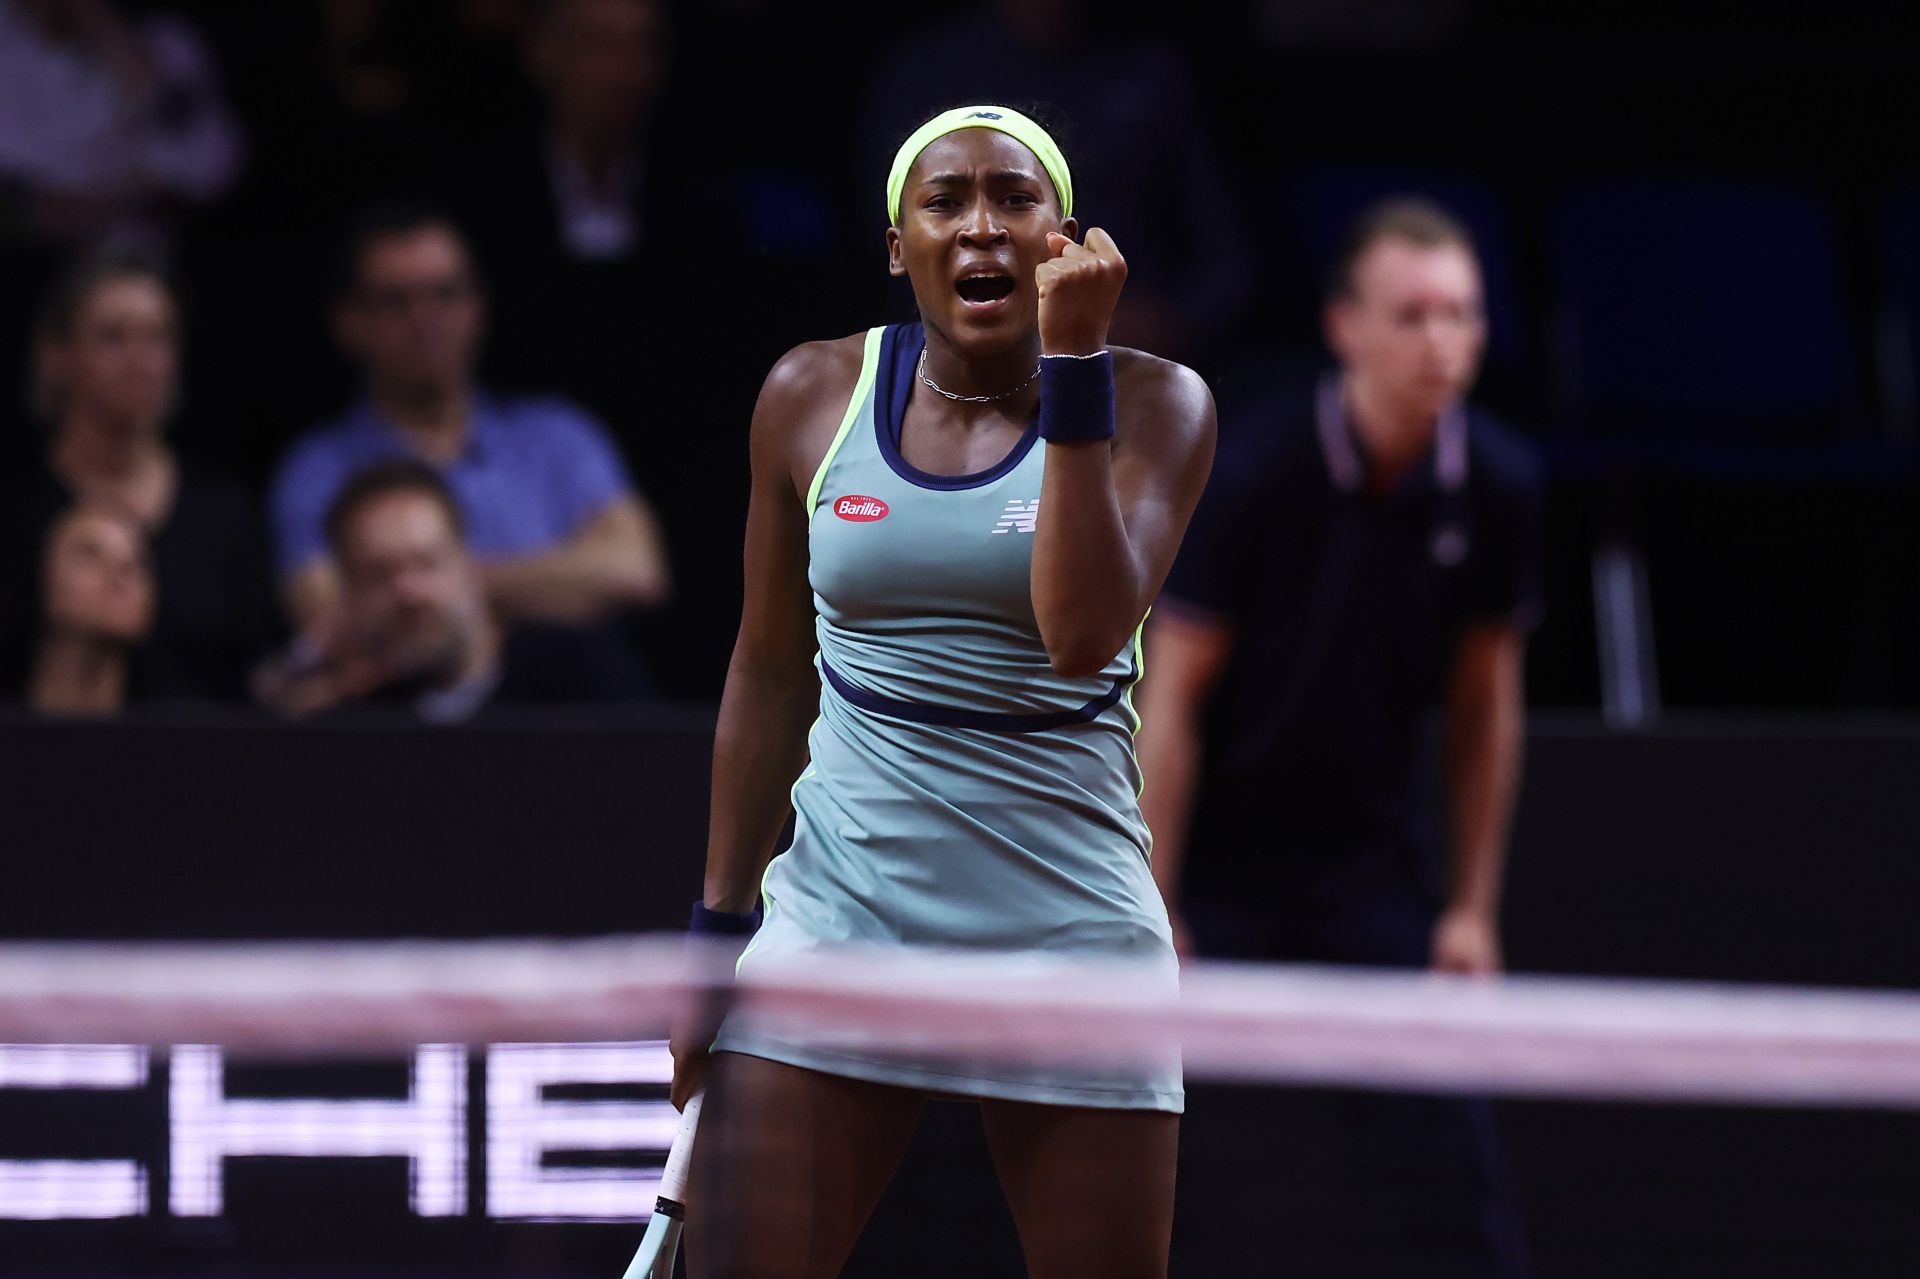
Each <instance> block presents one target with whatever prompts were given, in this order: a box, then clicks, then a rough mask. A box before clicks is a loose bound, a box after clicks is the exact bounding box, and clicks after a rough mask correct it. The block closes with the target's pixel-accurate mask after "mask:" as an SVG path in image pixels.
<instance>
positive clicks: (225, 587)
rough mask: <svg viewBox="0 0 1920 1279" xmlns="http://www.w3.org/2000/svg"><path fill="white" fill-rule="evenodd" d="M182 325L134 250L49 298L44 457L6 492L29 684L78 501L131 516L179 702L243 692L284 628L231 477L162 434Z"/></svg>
mask: <svg viewBox="0 0 1920 1279" xmlns="http://www.w3.org/2000/svg"><path fill="white" fill-rule="evenodd" d="M179 370H180V317H179V312H178V308H177V307H176V305H175V303H174V299H173V295H172V293H171V292H170V290H169V289H168V286H167V283H166V280H165V279H164V278H163V277H162V275H161V274H160V273H159V271H158V269H157V268H156V267H155V266H153V265H152V263H151V262H150V261H149V260H147V259H144V258H142V257H140V256H138V255H130V254H124V253H104V254H100V255H96V256H93V257H90V258H87V259H85V260H83V261H82V262H80V263H79V264H78V265H77V266H76V267H74V268H73V269H72V270H71V272H70V273H69V275H68V276H67V277H66V278H65V279H64V280H63V281H62V282H61V283H60V284H59V286H58V287H56V288H55V289H54V290H53V292H52V293H51V294H50V295H49V298H48V301H47V303H46V305H45V307H44V308H43V310H42V313H41V316H40V319H39V322H38V325H37V332H36V341H35V349H34V383H35V384H34V395H33V399H34V404H33V408H34V410H35V412H36V413H37V414H38V415H39V416H40V417H41V418H42V420H43V421H44V422H45V423H46V424H47V427H48V432H47V435H46V437H45V440H44V449H43V451H42V453H41V454H40V456H39V457H37V458H36V459H34V460H33V461H32V463H31V464H30V465H29V467H28V468H27V470H26V472H25V473H24V474H22V475H19V476H17V477H15V478H14V479H12V480H10V481H9V482H7V483H6V484H5V485H4V486H0V672H5V673H6V674H7V675H8V676H9V677H11V676H14V675H17V673H18V671H19V670H20V669H21V667H22V665H23V663H24V662H25V661H26V660H27V658H28V656H29V654H30V643H29V642H28V640H27V633H28V632H29V631H30V630H31V627H32V622H33V618H34V617H35V616H36V615H37V614H38V613H39V611H40V609H39V608H38V607H37V606H36V604H35V600H36V597H37V595H38V581H39V558H40V549H41V547H42V545H43V544H44V542H45V540H46V537H47V530H48V529H49V528H50V527H51V526H52V525H53V523H54V521H55V520H56V519H57V518H58V517H59V515H60V513H61V512H63V511H65V510H66V509H67V508H68V507H69V506H71V505H72V504H73V503H74V502H75V501H84V502H87V503H89V504H92V505H96V506H100V507H104V508H109V509H112V510H115V511H118V512H120V513H121V514H122V515H123V516H125V517H127V518H129V519H132V520H133V521H134V522H135V523H136V524H137V525H138V526H139V528H140V529H141V530H142V540H144V541H146V542H148V543H149V544H150V551H151V560H152V572H153V575H154V577H155V578H156V579H157V581H158V587H159V601H158V605H157V607H156V609H155V612H154V616H153V619H152V625H151V635H150V637H149V642H148V644H147V645H146V648H145V653H144V656H145V658H146V660H147V661H148V662H149V663H150V664H151V668H152V670H153V671H154V672H155V675H156V678H160V677H162V675H163V677H164V682H165V684H166V688H167V691H168V692H169V693H172V694H175V695H180V696H187V697H198V698H239V697H242V696H243V695H244V693H245V677H246V671H247V669H248V667H249V666H251V664H252V663H254V662H255V661H257V660H258V659H259V657H260V655H261V654H262V653H264V652H265V651H266V650H267V648H268V646H269V644H270V642H271V635H272V631H273V629H274V626H273V607H272V600H271V591H270V585H269V575H268V571H267V563H266V555H265V538H264V529H263V527H262V525H261V522H260V520H259V517H258V512H257V510H256V508H255V505H254V503H253V501H252V499H251V498H250V497H249V496H248V494H247V493H246V491H245V490H244V489H243V488H242V487H241V486H240V485H238V484H237V483H235V482H234V481H232V480H230V479H228V478H226V477H225V476H223V475H221V474H219V473H217V472H214V471H209V470H206V469H203V468H201V467H199V466H197V465H194V464H191V463H188V462H186V461H184V460H183V459H181V458H180V457H179V456H178V455H177V454H176V452H175V451H174V449H173V447H172V446H171V445H170V444H169V443H168V441H167V438H166V434H165V431H166V427H167V424H168V420H169V418H170V417H171V415H172V412H173V406H174V401H175V396H176V393H177V389H178V383H179Z"/></svg>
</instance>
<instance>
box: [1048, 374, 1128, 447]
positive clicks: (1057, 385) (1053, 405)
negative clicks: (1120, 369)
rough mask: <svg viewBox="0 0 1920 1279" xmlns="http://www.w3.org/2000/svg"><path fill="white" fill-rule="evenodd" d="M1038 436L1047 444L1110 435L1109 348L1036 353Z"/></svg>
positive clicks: (1111, 394)
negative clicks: (1091, 351)
mask: <svg viewBox="0 0 1920 1279" xmlns="http://www.w3.org/2000/svg"><path fill="white" fill-rule="evenodd" d="M1040 438H1041V439H1043V440H1045V441H1047V442H1048V443H1049V444H1073V443H1077V442H1079V441H1081V440H1110V439H1112V438H1113V352H1111V351H1102V352H1100V354H1098V355H1089V356H1086V357H1084V358H1083V357H1080V356H1074V355H1043V356H1041V357H1040Z"/></svg>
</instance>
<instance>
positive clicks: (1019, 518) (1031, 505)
mask: <svg viewBox="0 0 1920 1279" xmlns="http://www.w3.org/2000/svg"><path fill="white" fill-rule="evenodd" d="M1038 523H1040V499H1039V498H1037V497H1036V498H1034V499H1033V500H1032V501H1031V502H1022V501H1021V500H1020V499H1019V498H1017V497H1016V498H1012V499H1010V500H1009V501H1008V502H1007V509H1006V510H1005V511H1003V512H1001V514H1000V522H999V523H998V524H996V525H994V526H993V531H994V532H996V533H1031V532H1033V530H1034V526H1035V525H1037V524H1038Z"/></svg>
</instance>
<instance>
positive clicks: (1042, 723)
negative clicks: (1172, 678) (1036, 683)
mask: <svg viewBox="0 0 1920 1279" xmlns="http://www.w3.org/2000/svg"><path fill="white" fill-rule="evenodd" d="M820 673H821V674H822V675H824V676H826V679H827V683H829V684H831V685H833V691H834V692H836V693H838V694H840V696H841V697H842V698H843V699H845V700H846V701H847V702H848V703H849V704H850V705H853V706H856V707H858V708H859V709H861V710H863V711H870V712H872V713H873V714H875V715H891V716H892V717H893V718H895V719H904V720H906V721H908V722H909V723H913V724H931V725H933V726H934V727H936V728H978V729H983V730H985V731H986V732H990V733H1044V732H1046V731H1047V730H1048V729H1053V728H1067V727H1069V726H1071V725H1074V724H1090V723H1092V722H1093V721H1094V720H1096V719H1098V718H1099V717H1100V714H1101V712H1103V711H1105V710H1106V709H1107V708H1108V707H1110V706H1112V705H1113V704H1114V703H1115V702H1117V701H1119V700H1120V699H1121V698H1122V697H1124V696H1126V692H1127V689H1128V687H1129V686H1130V685H1131V684H1132V683H1133V679H1134V677H1133V675H1132V673H1128V674H1126V675H1122V676H1121V677H1120V678H1119V679H1116V680H1115V681H1113V687H1112V688H1110V689H1108V690H1107V691H1106V692H1104V693H1102V694H1100V696H1098V697H1096V698H1094V699H1093V700H1092V701H1090V702H1088V703H1087V704H1086V705H1085V706H1081V707H1077V708H1075V709H1073V710H1070V711H1045V712H1042V713H1039V714H1034V715H1003V714H998V713H996V712H993V711H969V710H963V709H961V708H960V707H957V706H928V705H926V704H925V703H922V702H903V701H901V700H900V699H899V698H896V697H882V696H881V695H880V694H878V693H869V692H867V691H866V690H865V689H863V688H855V687H854V686H853V685H851V684H849V683H847V681H846V680H845V679H844V678H843V677H842V676H841V674H840V672H839V671H836V670H834V669H833V667H831V666H829V665H828V664H827V659H826V658H825V657H822V658H821V659H820Z"/></svg>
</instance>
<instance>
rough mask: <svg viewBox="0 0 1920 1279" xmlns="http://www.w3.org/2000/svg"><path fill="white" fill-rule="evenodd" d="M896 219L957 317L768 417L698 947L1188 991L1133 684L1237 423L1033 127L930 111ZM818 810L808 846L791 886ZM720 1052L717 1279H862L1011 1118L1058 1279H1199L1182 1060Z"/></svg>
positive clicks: (890, 334)
mask: <svg viewBox="0 0 1920 1279" xmlns="http://www.w3.org/2000/svg"><path fill="white" fill-rule="evenodd" d="M887 201H888V210H887V211H888V214H889V217H890V220H891V225H890V226H889V228H888V230H887V233H886V241H887V253H888V260H889V267H890V269H891V271H892V272H893V274H894V275H896V276H905V277H907V279H908V280H909V281H910V282H911V284H912V286H913V293H914V298H915V301H916V302H917V303H918V308H919V314H920V320H919V322H918V323H913V324H899V325H892V326H888V327H884V328H876V329H873V330H870V331H869V332H867V333H865V334H861V335H856V336H853V337H848V338H843V339H840V340H838V341H828V342H813V343H808V344H807V345H804V346H800V347H797V348H795V349H794V350H793V351H791V352H789V353H788V354H787V355H786V356H785V357H783V358H782V359H781V360H780V361H779V363H778V364H776V365H775V366H774V368H773V371H772V372H771V373H770V374H769V375H768V377H767V380H766V384H765V386H764V388H763V389H762V391H761V394H760V399H759V403H758V405H757V406H756V408H755V410H754V417H753V428H752V441H751V454H752V466H753V488H752V499H751V505H750V509H749V513H748V516H747V533H746V600H745V606H744V611H743V615H742V618H741V624H740V634H739V639H738V641H737V643H736V646H735V648H734V652H733V660H732V665H731V667H730V669H729V671H728V675H727V684H726V692H725V695H724V697H723V699H722V701H721V709H720V723H719V729H718V736H717V741H716V744H715V748H714V768H713V810H712V826H711V831H710V835H709V843H708V851H707V873H706V884H705V894H704V900H703V901H702V902H701V903H699V904H697V905H696V906H695V908H694V915H695V923H694V928H695V931H698V932H723V931H734V932H740V933H745V932H748V931H751V929H752V928H753V925H754V922H755V915H754V909H755V905H756V901H757V900H762V901H764V905H765V922H764V924H762V925H761V926H760V927H759V930H758V932H757V934H756V935H755V936H754V937H753V940H752V941H751V943H749V944H748V945H747V948H746V951H745V954H744V955H743V957H742V961H741V972H742V975H743V976H745V977H751V975H752V974H753V972H755V971H756V970H762V969H764V970H767V971H775V970H777V968H778V965H779V964H780V963H781V961H782V959H783V958H784V957H788V956H792V955H794V954H796V953H798V952H801V951H804V950H806V949H808V948H811V947H815V946H819V945H823V944H833V943H868V944H886V945H929V946H949V947H968V948H974V949H988V950H997V951H1009V952H1012V951H1044V952H1049V953H1053V954H1072V955H1076V956H1086V957H1126V958H1133V959H1142V960H1147V961H1149V962H1150V963H1154V964H1159V965H1163V966H1164V967H1162V968H1161V969H1160V970H1159V971H1162V972H1164V973H1166V974H1168V975H1171V974H1172V973H1173V972H1174V971H1175V969H1174V964H1175V961H1174V957H1173V951H1172V946H1171V941H1170V936H1169V930H1168V925H1167V916H1166V912H1165V910H1164V908H1163V907H1162V905H1161V900H1160V896H1159V894H1158V893H1157V892H1156V891H1155V889H1154V884H1153V878H1152V876H1151V874H1150V873H1149V870H1148V865H1147V857H1148V851H1149V843H1150V840H1149V836H1148V833H1147V830H1146V827H1145V825H1144V824H1143V822H1142V821H1141V818H1140V810H1139V806H1138V803H1137V802H1136V796H1137V789H1138V785H1139V772H1138V769H1137V767H1136V765H1135V762H1134V754H1133V741H1132V735H1133V730H1134V728H1135V727H1136V720H1135V717H1134V714H1133V708H1132V705H1131V700H1130V698H1129V695H1128V694H1129V690H1130V688H1131V686H1132V684H1133V683H1134V681H1135V680H1136V679H1137V678H1138V677H1139V674H1140V659H1139V642H1138V633H1139V627H1140V624H1141V621H1142V619H1143V617H1144V615H1145V614H1146V611H1147V608H1148V605H1149V604H1150V603H1151V602H1152V600H1153V598H1154V595H1155V593H1156V592H1157V591H1158V589H1159V587H1160V583H1161V579H1162V578H1163V577H1164V576H1165V574H1166V572H1167V569H1168V567H1169V565H1170V564H1171V562H1172V560H1173V556H1174V552H1175V550H1176V549H1177V548H1178V546H1179V543H1180V538H1181V535H1182V533H1183V532H1184V530H1185V528H1186V524H1187V519H1188V516H1189V515H1190V514H1191V512H1192V510H1193V506H1194V503H1195V502H1196V501H1197V500H1198V499H1199V496H1200V491H1201V488H1202V487H1203V485H1204V484H1205V482H1206V477H1207V471H1208V468H1209V466H1210V464H1211V460H1212V453H1213V436H1214V410H1213V404H1212V398H1211V396H1210V395H1209V394H1208V391H1207V388H1206V386H1205V385H1204V384H1203V383H1202V382H1201V380H1200V379H1199V377H1197V376H1196V375H1195V374H1194V373H1192V372H1191V371H1189V370H1188V369H1185V368H1182V367H1180V366H1179V365H1175V364H1170V363H1168V362H1166V361H1164V360H1160V359H1156V358H1155V357H1153V356H1151V355H1147V354H1145V353H1143V352H1139V351H1133V350H1126V349H1112V350H1110V349H1109V348H1108V346H1107V326H1108V321H1109V317H1110V316H1111V315H1112V313H1113V308H1114V303H1115V301H1116V299H1117V298H1118V297H1119V295H1120V289H1121V285H1122V283H1123V282H1124V281H1125V279H1126V273H1127V267H1126V263H1125V261H1124V260H1123V259H1122V258H1121V255H1120V251H1119V249H1118V248H1117V247H1116V245H1115V244H1114V242H1113V240H1112V238H1111V237H1109V236H1108V235H1107V234H1106V233H1105V232H1103V231H1100V230H1098V229H1095V230H1091V231H1089V232H1088V233H1087V235H1086V238H1085V241H1084V242H1082V241H1081V240H1080V236H1079V224H1078V222H1077V221H1076V220H1075V219H1074V218H1073V217H1072V216H1071V215H1072V212H1073V184H1072V176H1071V173H1070V171H1069V169H1068V167H1067V162H1066V159H1065V157H1064V156H1062V155H1061V153H1060V149H1059V147H1058V146H1056V145H1055V143H1054V141H1053V139H1052V138H1051V137H1050V136H1049V135H1048V134H1047V133H1046V132H1045V130H1043V129H1042V128H1041V126H1040V125H1038V124H1036V123H1035V122H1034V121H1032V120H1031V119H1028V118H1027V117H1025V116H1023V115H1020V114H1018V113H1016V112H1013V111H1010V110H1008V109H1006V108H1004V107H997V106H981V107H963V108H959V109H957V110H954V111H949V112H946V113H944V114H942V115H940V116H938V117H936V118H935V119H933V120H931V121H929V122H927V123H926V124H925V125H923V126H922V127H921V128H920V129H918V130H917V131H915V133H914V134H913V135H912V136H911V137H910V138H908V140H907V141H906V143H905V144H904V145H903V146H902V147H901V149H900V152H899V154H898V156H896V158H895V160H894V164H893V169H892V172H891V174H890V176H889V179H888V189H887ZM816 654H817V660H816ZM816 715H817V716H818V718H817V719H816V718H815V717H816ZM809 723H811V725H812V728H811V732H809V729H808V726H809ZM803 766H804V771H802V770H803ZM796 779H797V780H796ZM789 788H791V790H790V789H789ZM789 794H791V803H792V807H793V810H794V813H795V815H796V822H795V833H794V838H793V842H792V845H791V846H790V847H789V848H788V849H787V851H786V852H784V853H782V854H781V855H780V856H779V857H777V858H774V859H773V861H772V864H771V865H768V858H769V856H770V855H771V853H772V852H773V846H774V842H775V840H776V839H777V838H778V836H779V833H780V830H781V827H782V825H783V823H784V821H785V818H786V813H787V807H788V802H789ZM763 871H764V878H763ZM705 1039H706V1036H705V1035H692V1034H683V1035H681V1036H680V1037H679V1041H678V1042H676V1044H675V1048H674V1051H675V1058H676V1062H675V1075H674V1083H673V1097H674V1101H675V1103H676V1104H681V1103H684V1102H685V1101H686V1099H687V1098H689V1097H690V1096H692V1095H693V1094H694V1092H695V1090H696V1089H698V1088H700V1087H702V1086H703V1085H704V1084H705V1083H706V1082H709V1081H707V1079H706V1076H707V1074H709V1073H711V1075H712V1079H711V1081H710V1082H711V1084H712V1087H711V1090H710V1092H709V1093H708V1096H707V1104H706V1114H705V1118H704V1119H703V1121H702V1125H703V1126H702V1131H701V1133H700V1138H699V1140H698V1141H697V1142H696V1144H695V1147H694V1157H693V1159H694V1168H693V1194H692V1197H691V1202H692V1203H693V1205H694V1211H693V1212H692V1214H691V1217H690V1220H689V1223H688V1227H687V1229H688V1235H689V1243H688V1252H689V1260H690V1263H691V1264H692V1266H693V1273H695V1274H696V1275H700V1274H704V1275H708V1276H728V1277H729V1279H737V1277H739V1276H752V1277H754V1279H762V1277H772V1276H779V1277H781V1279H789V1277H791V1279H812V1277H814V1276H832V1275H837V1274H838V1273H839V1271H840V1268H841V1265H842V1264H843V1263H844V1261H845V1259H846V1257H847V1255H848V1253H849V1251H850V1250H851V1248H852V1246H853V1244H854V1242H855V1240H856V1238H857V1236H858V1234H859V1232H860V1230H861V1228H862V1226H863V1225H864V1223H865V1222H866V1219H867V1217H868V1215H869V1214H870V1213H871V1212H872V1210H873V1207H874V1204H875V1203H876V1201H877V1200H878V1199H879V1197H880V1194H881V1192H882V1190H883V1189H884V1188H885V1187H886V1184H887V1182H888V1181H889V1179H890V1178H891V1177H892V1175H893V1172H894V1170H895V1168H896V1166H897V1165H898V1163H899V1160H900V1158H901V1156H902V1154H903V1153H904V1151H905V1149H906V1146H907V1142H908V1139H909V1137H910V1136H911V1134H912V1132H913V1130H914V1127H915V1123H916V1120H917V1117H918V1113H919V1109H920V1106H921V1104H922V1102H923V1100H925V1099H927V1098H928V1097H934V1096H938V1097H966V1098H975V1099H978V1101H979V1105H980V1110H981V1115H982V1118H983V1120H984V1123H985V1128H986V1133H987V1139H988V1145H989V1148H990V1150H991V1153H992V1157H993V1160H994V1163H995V1166H996V1169H997V1171H998V1174H999V1177H1000V1180H1001V1182H1002V1185H1003V1186H1004V1188H1005V1191H1006V1196H1007V1200H1008V1202H1009V1204H1010V1205H1011V1207H1012V1210H1013V1215H1014V1218H1015V1222H1016V1225H1017V1228H1018V1231H1019V1235H1020V1240H1021V1245H1022V1248H1023V1250H1024V1251H1025V1253H1026V1257H1027V1262H1028V1267H1029V1273H1030V1274H1031V1275H1033V1276H1035V1277H1036V1279H1056V1277H1059V1276H1069V1275H1072V1276H1084V1275H1099V1276H1103V1279H1130V1277H1132V1276H1161V1275H1164V1274H1165V1273H1166V1265H1167V1251H1168V1239H1169V1234H1170V1231H1171V1225H1172V1216H1173V1182H1174V1154H1175V1147H1176V1143H1177V1138H1178V1128H1179V1113H1180V1110H1181V1107H1182V1104H1183V1093H1182V1090H1181V1082H1180V1072H1179V1062H1178V1056H1177V1053H1176V1052H1173V1051H1169V1052H1168V1053H1166V1054H1164V1055H1163V1056H1161V1057H1159V1058H1157V1059H1156V1060H1154V1061H1151V1062H1143V1063H1140V1064H1138V1065H1137V1066H1130V1067H1126V1068H1118V1067H1088V1068H1085V1069H1079V1070H1075V1069H1070V1068H1064V1067H1059V1066H1044V1067H1043V1066H1032V1065H1009V1066H1004V1067H995V1068H992V1069H984V1068H969V1067H965V1066H958V1065H942V1064H941V1063H929V1062H924V1061H908V1060H902V1059H899V1058H894V1057H889V1056H886V1055H883V1054H878V1053H875V1054H861V1053H858V1052H849V1051H843V1050H842V1049H840V1048H828V1047H826V1046H823V1045H819V1044H808V1043H805V1042H793V1041H789V1040H784V1039H781V1038H776V1037H771V1036H769V1035H768V1034H766V1033H764V1032H763V1031H761V1030H756V1029H755V1028H754V1027H753V1026H752V1025H751V1024H746V1023H742V1022H741V1021H740V1020H739V1019H738V1018H733V1019H729V1020H728V1021H727V1023H726V1024H725V1025H723V1026H722V1027H721V1028H720V1031H719V1034H718V1036H717V1039H715V1040H714V1042H713V1043H712V1045H711V1056H709V1052H708V1051H707V1045H706V1044H705V1043H704V1042H702V1041H704V1040H705Z"/></svg>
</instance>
